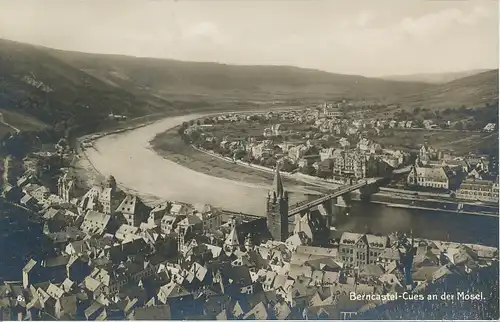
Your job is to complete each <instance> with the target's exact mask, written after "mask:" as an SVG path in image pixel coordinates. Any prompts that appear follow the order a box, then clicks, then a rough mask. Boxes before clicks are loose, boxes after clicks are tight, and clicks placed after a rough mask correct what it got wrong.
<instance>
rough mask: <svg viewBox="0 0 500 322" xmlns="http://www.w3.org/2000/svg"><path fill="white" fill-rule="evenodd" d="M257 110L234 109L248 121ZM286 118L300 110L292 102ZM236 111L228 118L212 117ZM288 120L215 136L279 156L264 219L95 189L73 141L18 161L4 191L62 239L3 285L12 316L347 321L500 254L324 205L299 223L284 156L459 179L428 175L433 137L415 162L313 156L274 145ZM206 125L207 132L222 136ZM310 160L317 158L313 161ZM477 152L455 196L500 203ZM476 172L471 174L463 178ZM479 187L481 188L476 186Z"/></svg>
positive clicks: (421, 179) (396, 155)
mask: <svg viewBox="0 0 500 322" xmlns="http://www.w3.org/2000/svg"><path fill="white" fill-rule="evenodd" d="M307 113H309V112H307ZM307 113H306V114H307ZM266 115H267V114H266ZM287 115H288V116H287ZM247 117H248V116H241V115H240V116H236V115H232V116H229V119H234V120H241V119H242V118H245V122H246V121H248V118H247ZM251 117H252V116H250V118H251ZM254 117H258V116H254ZM280 117H281V116H280ZM283 117H290V118H299V119H300V118H301V117H302V116H299V115H297V114H296V113H295V112H290V113H285V114H284V116H283ZM227 118H228V117H227V116H216V117H214V118H212V121H214V120H217V122H225V119H227ZM206 120H207V119H205V121H204V122H203V124H201V122H200V125H197V123H196V122H193V125H191V126H188V127H184V128H183V131H182V134H183V135H186V136H187V135H189V139H190V142H189V143H191V144H194V145H197V144H198V143H196V142H197V141H195V139H194V137H195V136H193V133H195V131H199V129H200V128H203V129H205V128H207V129H210V128H212V126H205V125H211V124H210V123H209V124H205V123H206ZM212 121H209V122H212ZM321 122H325V123H328V122H330V121H328V119H325V120H323V121H321ZM315 123H316V121H314V124H315ZM322 124H324V123H320V125H319V126H320V127H322V128H323V125H322ZM329 124H330V123H329ZM349 126H350V125H349ZM281 131H285V130H282V129H281V128H280V127H279V126H277V125H273V126H271V127H268V126H266V129H265V130H264V132H263V136H265V137H266V139H265V141H263V142H260V143H259V142H257V141H255V142H253V143H252V142H249V145H248V146H246V147H247V148H245V149H243V148H242V147H243V146H244V145H243V143H241V141H236V140H235V141H230V140H223V141H225V143H223V144H222V142H220V143H217V146H224V147H227V149H228V150H230V149H231V148H232V149H233V150H230V151H232V152H231V153H230V154H229V155H230V156H231V158H232V159H236V158H237V157H236V156H235V154H236V155H237V154H238V153H239V152H238V151H244V152H245V153H248V154H246V155H247V156H249V155H251V157H252V158H254V159H255V160H261V159H262V158H265V160H269V158H273V160H276V164H277V166H276V164H275V163H274V162H273V163H272V165H271V164H270V163H266V162H267V161H265V162H264V164H265V165H266V166H271V167H272V166H273V165H274V169H273V170H272V171H273V173H274V182H273V186H272V188H271V190H270V191H269V194H268V196H267V198H266V199H265V200H262V203H265V204H266V209H267V216H266V217H263V218H256V217H249V216H246V215H244V214H239V213H234V212H229V211H226V210H224V209H220V208H216V207H212V206H211V205H206V204H201V205H196V204H195V205H191V204H186V203H180V202H177V201H175V200H169V201H165V202H161V203H159V204H156V205H147V204H146V203H145V202H144V201H142V200H141V198H140V197H139V196H137V195H135V194H133V193H130V192H125V191H122V190H121V189H120V188H119V187H118V184H117V182H116V180H115V178H114V177H113V176H110V177H108V178H107V179H106V180H104V181H103V182H102V183H101V184H100V185H95V186H91V187H85V186H84V185H83V184H82V182H80V180H79V179H78V178H77V177H76V176H75V175H74V173H73V169H72V168H71V166H69V165H70V164H71V160H72V159H73V158H74V155H73V154H74V152H72V151H71V149H70V148H69V147H68V145H67V144H66V143H65V142H64V140H61V141H59V142H58V144H57V145H56V146H55V147H54V148H53V152H44V153H33V154H31V155H29V156H28V157H26V158H25V159H24V161H23V165H22V167H21V168H22V169H23V171H20V170H19V169H18V170H17V171H15V173H19V175H18V176H15V175H12V174H11V173H12V172H7V174H6V176H7V178H6V181H7V182H9V183H8V184H7V185H6V187H5V188H4V191H3V194H4V197H5V199H6V200H8V201H9V202H10V203H12V204H13V205H15V206H17V207H20V208H22V209H25V210H28V211H29V212H30V213H31V217H32V219H33V220H35V221H38V222H39V223H40V224H42V225H43V234H44V236H45V237H44V238H46V239H47V240H48V241H49V245H50V247H49V248H50V249H48V250H47V252H46V253H45V254H35V255H33V256H32V257H31V258H26V261H25V262H26V264H25V266H24V268H22V269H20V270H19V272H18V275H19V280H18V281H4V285H2V286H0V290H1V292H0V297H1V300H0V303H1V304H0V311H1V314H2V319H3V320H10V319H16V320H38V319H42V320H54V319H57V320H70V319H78V320H106V319H109V320H116V319H136V320H153V319H165V320H166V319H175V320H181V319H219V320H228V319H260V320H266V319H347V318H353V317H354V316H356V315H358V314H359V315H361V314H369V312H371V310H373V309H374V307H375V308H376V307H377V306H378V305H381V304H383V303H384V300H385V301H388V300H390V299H393V298H397V296H394V295H395V294H401V293H403V292H412V294H413V293H414V294H425V292H426V290H427V289H428V288H430V287H432V285H437V284H439V283H440V282H441V281H442V280H443V279H446V278H448V277H450V276H461V277H466V276H468V275H470V274H473V273H474V272H476V271H478V270H481V269H485V268H488V267H490V266H491V265H492V264H494V263H497V262H498V249H497V248H495V247H487V246H482V245H475V244H463V243H454V242H451V241H436V240H425V239H421V238H415V237H414V236H413V234H412V232H406V233H402V232H394V233H393V234H391V235H388V236H383V235H379V234H378V235H375V234H370V233H364V234H361V233H353V232H340V231H337V230H336V229H335V228H334V227H331V226H330V225H329V224H328V221H326V220H325V216H324V211H322V210H321V209H314V210H310V211H307V212H304V213H298V214H296V215H294V216H293V217H292V218H291V219H292V220H291V221H290V220H289V216H288V215H289V214H288V209H289V200H288V193H287V191H286V187H285V185H284V183H283V181H282V178H281V175H282V174H281V171H286V169H287V168H286V166H287V163H286V162H284V160H288V162H289V163H288V164H296V163H298V165H297V166H298V167H299V168H300V167H304V166H306V165H311V166H312V167H313V168H314V165H317V166H318V169H319V167H321V166H322V165H323V164H332V165H331V168H329V170H328V171H331V172H332V177H331V179H332V180H333V179H334V176H336V179H337V180H339V178H343V177H346V176H349V177H353V178H355V179H361V178H367V177H370V176H383V173H382V172H380V171H385V170H384V169H385V168H384V169H382V170H380V168H381V167H377V171H375V172H373V173H372V172H370V171H371V170H370V171H368V170H367V169H371V168H372V166H371V165H369V166H368V165H367V162H368V163H369V162H372V161H369V160H374V161H373V162H384V163H385V164H387V165H390V167H391V168H390V169H397V168H401V167H404V166H406V165H411V171H410V172H409V173H408V174H407V175H406V176H407V180H408V182H409V183H412V184H415V185H420V186H424V187H432V188H440V189H450V187H451V185H450V182H451V181H449V180H450V179H449V177H447V176H446V175H445V176H443V178H446V179H444V180H446V181H445V182H440V181H438V180H435V179H434V177H426V176H427V174H429V175H432V176H439V175H441V173H440V172H439V171H444V170H439V169H444V167H445V166H443V162H444V161H443V160H444V159H443V157H436V156H435V154H436V152H435V151H433V150H432V149H431V148H427V147H424V148H422V149H421V153H420V154H419V156H418V158H417V159H416V160H414V161H411V160H408V158H409V155H408V154H406V153H404V152H401V151H394V152H393V153H392V154H391V153H388V152H386V151H385V150H384V149H382V148H381V146H380V145H378V144H377V143H374V142H372V141H369V140H367V139H365V140H361V141H360V142H361V143H360V144H356V149H355V150H354V148H353V150H351V149H349V148H346V149H344V150H340V151H339V152H336V151H338V150H337V148H333V147H327V148H321V149H318V148H316V150H315V151H316V152H315V154H307V153H306V152H307V151H312V150H314V149H313V148H314V147H315V145H314V143H311V141H309V143H308V144H306V145H305V146H301V145H299V144H298V145H296V147H295V148H294V147H291V146H290V147H288V148H281V150H278V152H272V151H274V145H273V143H274V141H272V140H273V139H272V138H273V137H274V136H278V135H283V134H281V133H282V132H281ZM287 131H288V130H287ZM180 132H181V131H180ZM203 134H205V132H204V131H203V132H202V133H200V137H203V136H205V138H206V139H205V140H204V141H205V142H213V141H216V140H217V139H216V138H215V137H211V138H212V139H210V136H208V135H206V134H205V135H203ZM268 140H271V142H269V141H268ZM307 140H310V139H307ZM344 141H346V142H348V139H345V140H344ZM264 142H267V143H264ZM266 144H267V145H266ZM90 145H91V144H90ZM199 145H200V146H201V144H199ZM87 146H89V145H87ZM238 149H239V150H238ZM214 150H215V149H214ZM271 150H272V151H271ZM360 151H364V152H360ZM372 152H373V153H372ZM250 153H251V154H250ZM316 153H317V154H316ZM350 153H352V154H353V155H357V156H356V157H353V159H352V160H353V161H349V162H346V161H342V162H343V163H342V162H339V161H338V160H340V159H339V158H346V156H348V155H350ZM285 154H286V155H285ZM280 155H281V159H278V158H279V156H280ZM368 155H373V156H372V157H367V156H368ZM264 156H265V157H264ZM307 156H311V157H309V158H307ZM347 158H348V157H347ZM309 159H310V160H314V161H302V162H301V160H309ZM332 160H333V162H332ZM344 160H345V159H344ZM354 160H365V161H354ZM475 160H476V161H475V162H473V161H472V158H468V159H465V158H464V159H460V160H449V159H448V161H447V162H449V163H450V164H449V165H448V164H447V165H446V167H450V168H451V166H454V169H455V170H454V171H458V170H461V171H464V172H463V173H464V174H465V177H473V179H465V181H463V183H462V186H461V188H460V190H458V191H457V197H461V198H471V199H473V200H476V199H477V200H487V201H490V199H489V198H494V197H493V193H496V198H497V199H498V183H497V182H496V183H495V184H496V186H495V187H496V190H495V191H492V190H491V189H493V188H492V187H493V185H491V186H488V188H487V189H486V190H481V189H479V190H474V189H477V188H476V186H475V185H474V183H477V182H483V181H484V182H490V181H487V179H490V177H488V176H489V174H490V171H489V170H488V164H487V162H486V160H485V159H483V158H480V157H479V158H476V159H475ZM337 162H339V163H341V164H343V165H338V164H337ZM355 162H361V163H360V164H359V165H358V164H356V163H355ZM336 164H337V165H336ZM426 166H433V168H428V167H426ZM382 168H383V167H382ZM56 169H57V170H61V172H62V174H61V175H57V176H55V178H57V180H56V182H55V184H54V187H49V186H48V185H49V184H50V182H51V181H50V180H44V181H42V180H41V178H42V177H46V175H45V174H47V173H53V172H54V171H55V173H57V171H56ZM282 169H283V170H282ZM360 169H361V170H360ZM422 169H433V170H429V171H427V170H424V171H422ZM434 169H437V170H434ZM465 169H467V170H465ZM292 171H293V170H292ZM443 173H444V172H443ZM327 177H328V176H327ZM414 178H415V180H414ZM412 180H413V181H412ZM470 181H472V185H471V186H467V187H468V188H467V189H468V190H466V189H464V188H463V186H464V185H467V184H469V185H470V184H471V183H469V182H470ZM44 182H49V183H44ZM492 182H494V181H492ZM488 184H489V183H488ZM488 189H490V190H488ZM469 190H470V191H476V192H477V191H479V193H480V194H478V193H476V192H474V193H472V192H471V193H465V191H469ZM318 208H321V207H318ZM457 291H458V290H457ZM353 293H355V294H359V295H362V294H366V295H368V294H379V295H381V296H380V297H379V298H380V299H384V300H366V299H365V300H351V299H350V296H352V294H353ZM382 295H384V296H382ZM367 298H369V297H367ZM372 298H373V297H372Z"/></svg>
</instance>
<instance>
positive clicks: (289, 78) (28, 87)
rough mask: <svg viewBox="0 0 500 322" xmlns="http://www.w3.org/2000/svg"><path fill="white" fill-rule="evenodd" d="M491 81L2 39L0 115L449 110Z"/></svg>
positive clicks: (88, 119)
mask: <svg viewBox="0 0 500 322" xmlns="http://www.w3.org/2000/svg"><path fill="white" fill-rule="evenodd" d="M494 72H496V73H498V71H494ZM488 73H490V72H488ZM481 75H482V76H481ZM491 75H493V74H484V75H483V74H480V75H475V76H472V77H473V78H464V79H460V80H456V81H454V82H451V83H446V84H441V85H433V84H426V83H419V82H400V81H389V80H382V79H377V78H367V77H363V76H356V75H341V74H332V73H327V72H323V71H319V70H312V69H303V68H297V67H290V66H233V65H224V64H217V63H197V62H182V61H175V60H167V59H152V58H137V57H127V56H117V55H98V54H85V53H77V52H68V51H61V50H54V49H50V48H45V47H40V46H33V45H28V44H22V43H17V42H12V41H7V40H0V112H1V111H8V112H11V113H13V112H15V113H17V114H16V115H17V116H22V115H24V116H26V117H30V118H32V121H33V119H34V121H42V122H43V123H45V124H48V125H51V126H52V125H57V126H59V127H62V128H66V127H72V126H75V125H78V126H82V127H84V128H87V130H89V131H90V130H91V128H92V126H94V125H95V124H96V123H99V122H101V121H102V120H104V119H105V118H106V116H107V115H109V114H110V113H114V114H120V115H126V116H128V117H134V116H141V115H146V114H151V113H158V112H165V113H167V114H184V113H190V112H200V111H207V110H214V109H218V110H235V109H237V108H239V106H246V107H248V106H249V105H252V104H255V103H259V102H260V103H262V102H270V101H274V102H276V101H279V102H283V101H285V102H287V101H293V102H296V103H297V102H298V103H302V104H309V103H312V102H319V101H324V100H330V101H331V100H338V99H348V100H358V101H359V100H364V101H369V102H379V103H380V102H382V103H387V104H400V103H401V104H403V105H409V106H415V105H419V106H426V107H428V108H431V109H432V108H434V107H433V106H432V105H433V104H434V105H435V106H436V108H444V107H451V108H454V107H459V106H461V105H463V104H466V105H467V104H470V105H471V106H472V105H479V104H480V103H481V104H483V103H485V102H486V101H488V100H490V99H493V98H494V96H495V95H496V98H497V99H498V91H497V87H498V80H497V79H495V77H493V76H494V75H493V76H491ZM474 77H475V78H474ZM477 77H480V79H479V80H478V79H477ZM495 93H496V94H495ZM31 123H33V122H31Z"/></svg>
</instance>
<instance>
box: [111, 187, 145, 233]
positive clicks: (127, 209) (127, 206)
mask: <svg viewBox="0 0 500 322" xmlns="http://www.w3.org/2000/svg"><path fill="white" fill-rule="evenodd" d="M150 211H151V209H150V208H149V207H148V206H146V205H145V204H144V203H143V202H142V200H141V199H140V198H139V197H137V196H135V195H127V196H126V197H125V199H123V201H122V202H121V204H120V205H119V206H118V208H117V209H116V212H119V213H121V214H123V217H125V220H126V221H127V224H128V225H130V226H135V227H139V225H140V224H141V223H142V222H146V221H147V218H148V217H149V213H150Z"/></svg>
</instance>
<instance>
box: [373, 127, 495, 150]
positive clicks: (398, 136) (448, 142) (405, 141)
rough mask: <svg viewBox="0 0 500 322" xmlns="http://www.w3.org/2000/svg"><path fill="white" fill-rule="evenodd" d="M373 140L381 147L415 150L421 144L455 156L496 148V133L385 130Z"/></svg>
mask: <svg viewBox="0 0 500 322" xmlns="http://www.w3.org/2000/svg"><path fill="white" fill-rule="evenodd" d="M381 133H382V134H383V135H384V136H381V137H377V138H375V139H374V140H375V141H377V142H378V143H380V144H381V145H382V146H383V147H386V148H393V149H403V150H417V149H419V148H420V146H421V145H422V144H428V145H431V146H433V147H434V148H438V149H446V150H450V151H454V153H455V154H456V155H462V154H466V153H468V152H476V150H480V149H484V148H488V147H493V146H498V133H480V132H467V131H428V130H403V129H402V130H385V131H382V132H381Z"/></svg>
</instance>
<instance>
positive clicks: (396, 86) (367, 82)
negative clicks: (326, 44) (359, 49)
mask: <svg viewBox="0 0 500 322" xmlns="http://www.w3.org/2000/svg"><path fill="white" fill-rule="evenodd" d="M52 54H53V55H54V56H55V57H58V58H60V59H61V60H63V61H65V62H67V63H68V64H71V65H73V66H75V67H77V68H79V69H81V70H83V71H85V72H87V73H88V74H90V75H93V76H95V77H97V78H99V79H101V80H103V81H105V82H107V83H109V84H114V85H115V86H120V87H125V88H134V89H141V90H142V91H144V92H149V93H153V94H155V95H159V96H161V97H163V98H168V99H183V98H186V97H188V98H193V97H198V98H200V99H204V100H213V99H217V100H223V99H228V100H273V99H276V100H280V99H299V100H301V99H303V100H308V99H313V100H318V99H328V98H332V99H334V98H340V97H350V98H357V99H381V98H385V97H393V96H397V95H402V94H408V93H411V92H414V91H419V90H423V89H426V88H428V87H429V85H427V84H421V83H406V82H393V81H386V80H380V79H375V78H366V77H362V76H353V75H339V74H332V73H327V72H323V71H319V70H312V69H303V68H297V67H290V66H235V65H224V64H218V63H201V62H183V61H175V60H166V59H152V58H134V57H126V56H116V55H88V54H82V53H75V52H64V51H53V52H52Z"/></svg>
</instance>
